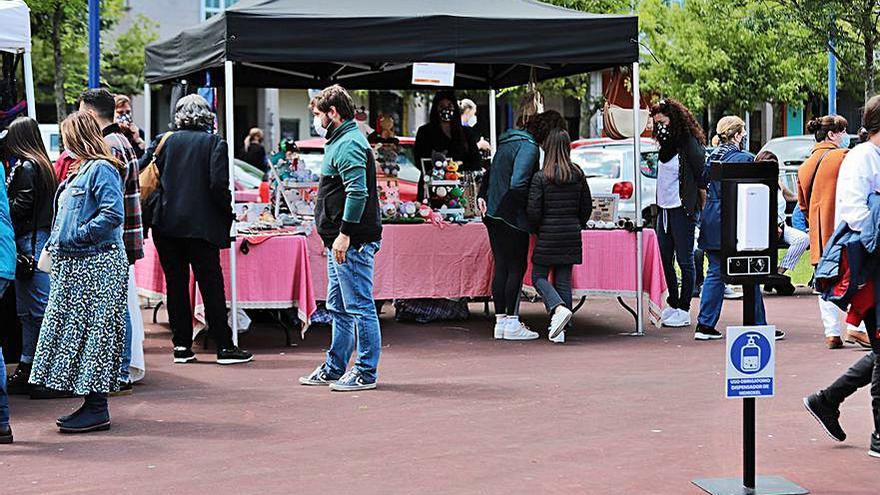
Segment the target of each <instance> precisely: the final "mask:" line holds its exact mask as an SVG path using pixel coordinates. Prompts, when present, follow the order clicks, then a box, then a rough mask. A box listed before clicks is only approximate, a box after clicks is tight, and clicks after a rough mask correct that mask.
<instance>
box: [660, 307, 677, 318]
mask: <svg viewBox="0 0 880 495" xmlns="http://www.w3.org/2000/svg"><path fill="white" fill-rule="evenodd" d="M676 311H677V310H676V309H675V308H673V307H672V306H666V307H665V308H664V309H663V311H661V312H660V321H666V320H668V319H669V318H672V315H674V314H675V312H676Z"/></svg>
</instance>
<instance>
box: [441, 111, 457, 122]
mask: <svg viewBox="0 0 880 495" xmlns="http://www.w3.org/2000/svg"><path fill="white" fill-rule="evenodd" d="M454 118H455V110H453V109H452V108H441V109H440V120H441V121H442V122H452V119H454Z"/></svg>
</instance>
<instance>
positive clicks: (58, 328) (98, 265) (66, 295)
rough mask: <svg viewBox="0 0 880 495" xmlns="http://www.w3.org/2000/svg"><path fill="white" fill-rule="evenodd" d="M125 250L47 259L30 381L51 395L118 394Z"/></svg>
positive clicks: (125, 266) (125, 264) (126, 280)
mask: <svg viewBox="0 0 880 495" xmlns="http://www.w3.org/2000/svg"><path fill="white" fill-rule="evenodd" d="M127 283H128V259H127V257H126V255H125V250H123V249H121V248H115V249H112V250H110V251H107V252H104V253H99V254H96V255H93V256H86V257H76V258H73V257H65V256H53V257H52V288H51V291H50V292H49V305H48V306H47V307H46V315H45V317H44V318H43V326H42V328H41V329H40V339H39V342H38V343H37V353H36V355H35V356H34V364H33V369H32V370H31V378H30V381H31V383H33V384H34V385H44V386H46V387H48V388H51V389H55V390H66V391H73V393H75V394H77V395H86V394H88V393H90V392H98V393H109V392H113V391H115V390H117V389H118V387H119V384H118V375H119V366H120V362H121V360H122V352H123V348H124V344H125V314H126V313H125V311H126V304H127V293H126V291H127V288H128V285H127Z"/></svg>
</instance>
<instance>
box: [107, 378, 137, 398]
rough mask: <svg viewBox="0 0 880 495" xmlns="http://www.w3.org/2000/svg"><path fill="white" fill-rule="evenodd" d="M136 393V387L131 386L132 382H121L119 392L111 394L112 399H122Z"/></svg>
mask: <svg viewBox="0 0 880 495" xmlns="http://www.w3.org/2000/svg"><path fill="white" fill-rule="evenodd" d="M133 392H134V387H132V385H131V380H126V381H124V382H123V381H120V382H119V390H117V391H116V392H111V393H110V397H122V396H124V395H131V394H132V393H133Z"/></svg>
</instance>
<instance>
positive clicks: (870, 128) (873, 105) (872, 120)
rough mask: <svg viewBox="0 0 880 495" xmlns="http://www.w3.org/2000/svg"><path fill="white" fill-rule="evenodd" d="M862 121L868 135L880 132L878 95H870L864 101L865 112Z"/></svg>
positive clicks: (879, 101)
mask: <svg viewBox="0 0 880 495" xmlns="http://www.w3.org/2000/svg"><path fill="white" fill-rule="evenodd" d="M862 122H863V127H864V128H865V131H867V133H868V137H871V136H873V135H874V134H877V133H878V132H880V95H876V96H872V97H871V99H870V100H868V102H867V103H865V113H864V115H863V116H862Z"/></svg>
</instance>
